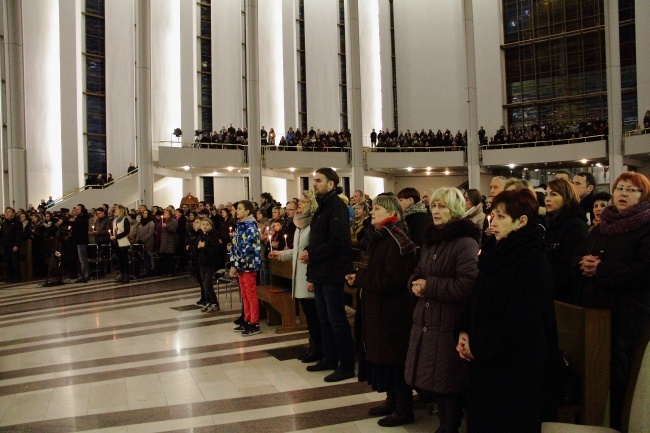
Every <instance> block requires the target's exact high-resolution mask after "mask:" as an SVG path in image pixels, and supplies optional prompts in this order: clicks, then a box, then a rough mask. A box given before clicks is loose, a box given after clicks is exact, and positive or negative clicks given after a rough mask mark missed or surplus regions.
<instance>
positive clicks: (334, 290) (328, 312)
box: [314, 282, 354, 373]
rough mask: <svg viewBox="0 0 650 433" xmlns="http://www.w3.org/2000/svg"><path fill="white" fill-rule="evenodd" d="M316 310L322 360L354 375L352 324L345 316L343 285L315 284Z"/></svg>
mask: <svg viewBox="0 0 650 433" xmlns="http://www.w3.org/2000/svg"><path fill="white" fill-rule="evenodd" d="M314 296H315V297H316V311H317V312H318V319H319V320H320V326H321V332H322V338H323V361H324V362H325V363H327V364H330V365H334V366H337V370H339V371H342V372H345V373H349V372H354V350H353V346H352V344H353V343H352V333H351V330H350V322H348V318H347V316H346V315H345V292H344V291H343V283H342V282H341V283H335V284H331V283H328V284H324V283H314Z"/></svg>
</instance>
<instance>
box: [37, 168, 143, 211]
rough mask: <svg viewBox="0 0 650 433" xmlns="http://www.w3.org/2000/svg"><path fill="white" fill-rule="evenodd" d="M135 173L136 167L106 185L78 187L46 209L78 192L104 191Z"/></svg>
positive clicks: (55, 200)
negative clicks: (88, 190)
mask: <svg viewBox="0 0 650 433" xmlns="http://www.w3.org/2000/svg"><path fill="white" fill-rule="evenodd" d="M137 172H138V167H136V168H135V170H133V171H131V172H129V173H126V174H123V175H122V176H120V177H118V178H115V179H113V180H112V181H110V182H107V183H105V184H103V185H84V186H82V187H79V188H77V189H75V190H73V191H70V192H69V193H67V194H65V195H63V196H62V197H59V198H57V199H54V200H52V201H53V202H54V204H52V205H50V206H49V207H48V208H51V207H54V206H56V205H58V204H60V203H62V202H64V201H66V200H67V199H69V198H70V197H73V196H75V195H77V194H79V193H80V192H83V191H85V190H87V189H105V188H108V187H109V186H112V185H113V184H115V182H117V181H118V180H120V179H124V178H125V177H128V176H131V175H132V174H135V173H137Z"/></svg>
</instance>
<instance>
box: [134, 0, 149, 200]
mask: <svg viewBox="0 0 650 433" xmlns="http://www.w3.org/2000/svg"><path fill="white" fill-rule="evenodd" d="M150 8H151V5H150V2H149V0H138V2H137V3H136V9H135V13H136V21H135V22H136V23H137V29H136V34H137V45H136V47H137V48H136V57H135V61H136V78H137V81H136V85H137V92H136V94H137V96H138V99H137V105H136V114H137V117H136V118H137V131H138V137H137V143H136V144H137V145H136V150H137V161H136V164H137V166H138V190H139V195H140V203H144V204H146V205H147V206H148V207H151V206H152V205H153V204H154V202H153V156H152V148H151V146H152V142H153V138H152V137H153V135H152V130H151V51H150V46H149V44H150V40H151V17H150V15H149V10H150Z"/></svg>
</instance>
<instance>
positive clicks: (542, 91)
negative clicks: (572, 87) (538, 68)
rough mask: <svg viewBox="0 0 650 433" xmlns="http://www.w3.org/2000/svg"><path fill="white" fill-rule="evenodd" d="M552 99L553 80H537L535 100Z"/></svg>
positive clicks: (548, 78)
mask: <svg viewBox="0 0 650 433" xmlns="http://www.w3.org/2000/svg"><path fill="white" fill-rule="evenodd" d="M552 97H553V80H552V79H551V78H550V77H547V78H540V79H539V80H537V98H538V99H550V98H552Z"/></svg>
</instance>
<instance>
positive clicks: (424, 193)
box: [422, 189, 433, 216]
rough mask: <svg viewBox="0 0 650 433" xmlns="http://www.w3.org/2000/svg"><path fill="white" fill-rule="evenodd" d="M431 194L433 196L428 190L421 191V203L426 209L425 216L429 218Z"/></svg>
mask: <svg viewBox="0 0 650 433" xmlns="http://www.w3.org/2000/svg"><path fill="white" fill-rule="evenodd" d="M431 194H433V191H432V190H430V189H425V190H424V191H422V203H424V207H426V208H427V214H428V215H429V216H431V208H430V207H429V199H430V198H431Z"/></svg>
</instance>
